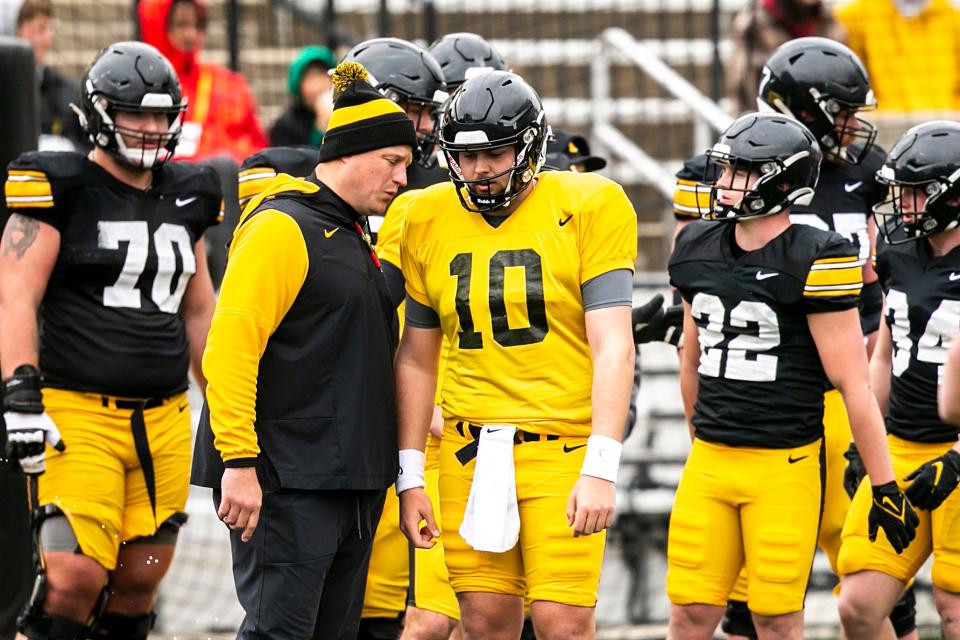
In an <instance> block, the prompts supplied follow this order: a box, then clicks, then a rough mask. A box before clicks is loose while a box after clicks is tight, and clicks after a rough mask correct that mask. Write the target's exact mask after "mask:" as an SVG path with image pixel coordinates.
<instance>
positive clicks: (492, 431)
mask: <svg viewBox="0 0 960 640" xmlns="http://www.w3.org/2000/svg"><path fill="white" fill-rule="evenodd" d="M501 431H503V429H487V433H500V432H501Z"/></svg>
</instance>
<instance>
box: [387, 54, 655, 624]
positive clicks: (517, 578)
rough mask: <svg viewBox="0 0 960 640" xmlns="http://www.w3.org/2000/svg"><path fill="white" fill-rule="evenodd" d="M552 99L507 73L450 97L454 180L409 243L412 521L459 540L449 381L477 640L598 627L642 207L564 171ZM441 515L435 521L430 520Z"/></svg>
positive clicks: (616, 189) (447, 151) (463, 594)
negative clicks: (436, 444)
mask: <svg viewBox="0 0 960 640" xmlns="http://www.w3.org/2000/svg"><path fill="white" fill-rule="evenodd" d="M547 137H548V127H547V121H546V117H545V114H544V112H543V107H542V105H541V102H540V98H539V97H538V96H537V94H536V92H535V91H534V90H533V89H532V88H531V87H530V86H529V85H528V84H527V83H526V82H525V81H524V80H523V79H522V78H520V77H519V76H517V75H515V74H512V73H508V72H503V71H489V72H487V73H484V74H480V75H476V76H474V77H472V78H469V79H467V80H466V82H464V84H463V85H462V86H461V87H460V89H459V90H458V91H457V92H456V94H454V96H453V97H452V98H451V100H450V101H449V102H448V103H447V105H446V106H445V108H444V112H443V115H442V116H441V122H440V132H439V139H440V147H441V149H442V151H443V153H444V155H445V157H446V159H447V164H448V166H449V170H450V177H451V180H452V182H451V183H446V184H442V185H435V186H433V187H430V188H428V189H425V190H423V191H422V192H421V193H419V194H417V196H416V197H415V198H414V199H413V201H412V202H411V203H410V205H409V209H408V211H407V216H406V220H405V223H404V227H403V232H402V238H401V242H400V251H401V263H402V268H403V276H404V279H405V281H406V291H407V299H406V311H405V315H406V326H405V329H404V332H403V336H402V338H401V345H400V347H399V350H398V354H397V365H396V370H397V376H398V377H397V388H398V393H399V394H400V395H399V396H398V397H399V400H398V402H399V416H400V448H401V451H400V461H401V467H402V470H401V472H400V475H399V476H398V479H397V491H398V492H399V493H400V507H401V527H402V528H403V530H404V533H405V534H406V535H407V537H408V538H409V539H410V540H411V542H413V543H414V544H415V545H416V546H417V547H418V548H428V547H430V546H432V545H433V544H434V539H435V538H436V537H438V536H440V535H441V532H440V529H441V528H439V527H438V526H437V523H436V521H435V519H434V515H433V514H434V512H433V509H432V505H431V500H430V499H429V498H428V496H427V495H426V493H425V492H424V489H423V487H424V484H425V483H424V480H423V476H424V454H423V450H424V445H425V442H426V436H427V431H428V428H429V425H430V421H431V416H432V414H433V405H434V391H435V389H436V386H437V362H438V357H439V355H440V349H441V343H442V342H443V339H444V338H446V340H447V343H446V344H447V345H448V346H447V348H446V353H445V355H446V365H445V368H444V371H443V375H442V377H441V379H440V390H439V395H440V398H441V404H442V407H443V419H444V426H443V429H444V431H443V438H442V439H441V444H440V462H439V464H440V471H439V475H440V492H439V497H440V515H441V524H442V536H443V545H444V554H445V556H446V564H447V568H448V570H449V574H450V581H451V583H452V585H453V588H454V590H455V591H456V592H457V598H458V600H459V603H460V610H461V616H462V618H461V624H462V628H463V633H464V637H466V638H484V639H498V638H511V639H513V638H517V637H518V635H519V633H520V629H521V625H522V621H523V608H524V595H525V594H528V595H529V599H530V600H531V615H532V618H533V624H534V627H535V630H536V634H537V637H539V638H543V639H552V638H592V637H593V634H594V606H595V604H596V597H597V584H598V581H599V573H600V563H601V559H602V555H603V547H604V531H605V529H606V528H607V527H608V526H609V525H610V524H611V523H612V521H613V506H614V496H615V484H614V483H615V481H616V475H617V468H618V464H619V454H620V449H621V445H620V435H621V432H622V429H623V424H624V418H625V416H626V411H627V403H628V400H629V395H630V383H631V378H632V376H631V371H632V367H633V362H634V350H633V341H632V338H631V331H630V303H631V294H632V271H633V265H634V261H635V259H636V214H635V213H634V211H633V208H632V206H631V204H630V202H629V200H628V199H627V198H626V195H625V194H624V192H623V189H622V188H621V187H620V186H619V185H617V184H616V183H613V182H611V181H609V180H607V179H605V178H603V177H600V176H598V175H596V174H589V173H587V174H574V173H569V172H558V171H547V172H543V173H538V171H539V169H540V168H541V167H542V165H543V161H544V156H545V150H546V144H547ZM422 520H424V521H425V522H426V525H425V526H424V527H423V528H422V529H421V526H420V523H421V521H422Z"/></svg>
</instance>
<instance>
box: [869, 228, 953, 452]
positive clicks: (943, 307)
mask: <svg viewBox="0 0 960 640" xmlns="http://www.w3.org/2000/svg"><path fill="white" fill-rule="evenodd" d="M877 275H878V276H879V277H880V284H881V286H882V287H883V290H884V293H885V294H886V304H885V307H884V321H885V322H886V323H887V326H888V327H889V328H890V334H891V338H892V342H893V353H892V354H891V356H892V361H893V371H892V373H891V379H890V399H889V404H888V406H887V415H886V425H887V431H889V432H890V433H892V434H893V435H895V436H897V437H899V438H903V439H904V440H911V441H914V442H952V441H955V440H956V439H957V433H958V430H957V427H956V426H953V425H949V424H946V423H944V422H943V421H941V420H940V415H939V413H938V412H937V386H938V385H939V382H940V375H941V373H942V371H943V365H944V363H945V362H946V361H947V352H948V351H949V350H950V341H951V340H952V339H953V337H954V335H955V334H956V333H957V331H958V329H960V247H958V248H956V249H954V250H953V251H951V252H950V253H948V254H946V255H944V256H934V255H933V252H932V251H931V249H930V245H929V243H928V242H927V241H926V240H920V241H918V242H908V243H905V244H900V245H893V246H891V245H888V244H886V243H885V242H884V241H883V239H882V238H881V239H880V240H879V241H878V245H877Z"/></svg>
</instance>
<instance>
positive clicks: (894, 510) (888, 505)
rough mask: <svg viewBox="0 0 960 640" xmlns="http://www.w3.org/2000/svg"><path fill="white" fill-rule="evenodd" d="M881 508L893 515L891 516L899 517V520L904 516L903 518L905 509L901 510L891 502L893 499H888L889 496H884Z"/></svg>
mask: <svg viewBox="0 0 960 640" xmlns="http://www.w3.org/2000/svg"><path fill="white" fill-rule="evenodd" d="M880 506H881V507H882V508H883V509H884V510H885V511H887V513H891V514H893V515H895V516H897V517H898V518H902V516H903V509H901V508H900V507H899V506H898V505H896V504H895V503H894V502H893V500H891V499H890V498H888V497H887V496H883V500H881V502H880Z"/></svg>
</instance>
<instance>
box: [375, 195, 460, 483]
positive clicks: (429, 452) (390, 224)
mask: <svg viewBox="0 0 960 640" xmlns="http://www.w3.org/2000/svg"><path fill="white" fill-rule="evenodd" d="M420 191H421V190H420V189H413V190H411V191H404V192H403V193H401V194H400V195H398V196H397V197H396V198H394V200H393V202H391V203H390V208H389V209H387V213H386V216H384V219H383V224H382V225H381V226H380V231H378V232H377V256H378V257H379V258H380V260H381V262H389V263H390V264H392V265H393V266H395V267H397V268H398V269H399V268H400V266H401V265H400V234H401V232H402V231H403V221H404V220H405V219H406V216H407V210H408V209H409V207H410V203H411V202H413V199H414V197H415V196H416V195H417V194H418V193H420ZM403 309H404V303H403V302H401V303H400V306H399V307H397V317H398V318H399V319H400V331H401V332H402V331H403ZM446 341H447V340H446V338H444V347H443V348H442V349H441V351H440V354H441V355H440V362H439V363H438V365H437V380H443V369H444V367H445V366H446V361H445V358H444V356H443V354H444V353H446ZM434 401H435V402H436V404H440V387H439V383H438V385H437V394H436V397H435V399H434ZM424 453H425V455H426V457H427V459H426V468H427V469H437V468H438V466H439V465H438V461H439V456H440V440H439V439H437V438H435V437H433V436H432V435H430V436H427V446H426V450H425V451H424Z"/></svg>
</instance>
